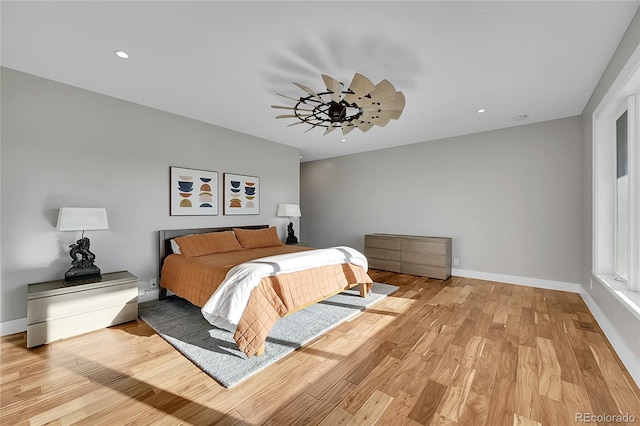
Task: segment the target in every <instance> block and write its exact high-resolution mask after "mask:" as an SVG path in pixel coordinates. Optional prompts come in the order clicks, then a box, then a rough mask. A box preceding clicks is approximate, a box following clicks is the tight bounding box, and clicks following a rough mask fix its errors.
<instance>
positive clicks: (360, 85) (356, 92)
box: [344, 73, 376, 104]
mask: <svg viewBox="0 0 640 426" xmlns="http://www.w3.org/2000/svg"><path fill="white" fill-rule="evenodd" d="M375 88H376V86H375V84H373V83H372V82H371V80H369V79H368V78H367V77H365V76H364V75H362V74H359V73H355V75H354V76H353V80H351V84H350V85H349V91H351V92H353V93H347V94H345V95H344V100H345V101H346V102H347V103H350V104H352V103H354V102H355V101H357V100H358V99H359V98H362V97H364V96H366V95H368V94H369V93H371V92H372V91H373V90H375Z"/></svg>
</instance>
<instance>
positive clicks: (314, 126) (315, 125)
mask: <svg viewBox="0 0 640 426" xmlns="http://www.w3.org/2000/svg"><path fill="white" fill-rule="evenodd" d="M317 126H318V123H316V124H313V125H312V126H311V127H309V128H308V129H307V130H305V131H304V133H307V132H308V131H310V130H313V129H315V128H316V127H317Z"/></svg>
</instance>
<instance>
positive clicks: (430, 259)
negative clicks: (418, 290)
mask: <svg viewBox="0 0 640 426" xmlns="http://www.w3.org/2000/svg"><path fill="white" fill-rule="evenodd" d="M401 260H402V263H405V262H406V263H418V264H421V265H429V266H438V267H445V266H447V257H446V256H444V255H439V254H423V253H413V252H406V251H403V252H402V258H401Z"/></svg>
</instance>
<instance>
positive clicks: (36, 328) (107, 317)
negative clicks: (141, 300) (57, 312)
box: [27, 302, 138, 348]
mask: <svg viewBox="0 0 640 426" xmlns="http://www.w3.org/2000/svg"><path fill="white" fill-rule="evenodd" d="M136 318H138V303H137V302H135V303H128V304H125V305H123V306H111V307H109V308H105V309H100V310H97V311H92V312H85V313H82V314H78V315H74V316H69V317H64V318H58V319H55V320H51V321H45V322H39V323H36V324H30V325H28V326H27V347H28V348H31V347H33V346H38V345H42V344H44V343H49V342H53V341H56V340H60V339H64V338H67V337H71V336H77V335H79V334H84V333H88V332H90V331H94V330H99V329H101V328H105V327H109V326H112V325H116V324H122V323H123V322H128V321H133V320H135V319H136Z"/></svg>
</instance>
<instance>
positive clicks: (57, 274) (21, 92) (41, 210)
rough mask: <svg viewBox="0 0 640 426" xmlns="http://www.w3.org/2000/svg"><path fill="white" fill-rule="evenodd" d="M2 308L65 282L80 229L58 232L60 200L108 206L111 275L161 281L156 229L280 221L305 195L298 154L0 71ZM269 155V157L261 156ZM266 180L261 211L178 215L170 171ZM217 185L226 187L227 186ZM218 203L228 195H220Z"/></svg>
mask: <svg viewBox="0 0 640 426" xmlns="http://www.w3.org/2000/svg"><path fill="white" fill-rule="evenodd" d="M1 78H2V105H1V108H2V109H1V113H2V146H1V169H0V170H1V177H2V192H1V194H2V197H1V199H2V202H1V234H0V235H1V236H2V243H1V254H2V263H1V265H2V276H1V280H2V281H1V297H0V299H1V316H0V322H5V321H10V320H15V319H21V318H24V317H26V313H27V312H26V294H27V290H26V289H27V287H26V286H27V284H29V283H32V282H39V281H47V280H52V279H58V278H62V277H63V276H64V272H65V271H66V270H67V269H68V268H69V267H70V266H71V265H70V258H69V255H68V250H69V249H68V245H69V244H71V243H73V242H75V240H76V239H77V238H79V236H80V233H79V232H78V233H76V232H59V231H57V230H56V229H55V225H56V220H57V214H58V209H59V208H60V207H63V206H64V207H105V208H106V209H107V214H108V219H109V225H110V229H109V230H108V231H90V232H87V236H88V237H89V238H90V239H91V249H92V251H93V252H94V253H95V254H96V257H97V260H96V264H97V265H98V266H99V267H100V268H101V269H102V271H103V272H112V271H117V270H123V269H126V270H129V271H130V272H132V273H133V274H135V275H137V276H138V277H139V279H140V280H142V281H148V280H149V278H152V277H157V276H158V272H157V268H158V254H157V253H158V243H157V231H158V230H159V229H176V228H190V227H209V226H227V225H242V224H263V223H266V224H272V225H278V228H279V231H280V235H281V236H282V237H283V238H284V237H285V234H286V231H285V228H286V224H287V223H288V220H287V219H286V218H284V219H283V218H276V217H275V214H276V208H277V205H278V204H279V203H297V202H298V195H299V168H300V163H299V151H298V150H297V149H295V148H291V147H288V146H285V145H281V144H277V143H274V142H270V141H266V140H263V139H258V138H255V137H253V136H249V135H246V134H242V133H238V132H234V131H231V130H227V129H223V128H220V127H216V126H212V125H208V124H205V123H202V122H199V121H195V120H190V119H187V118H184V117H179V116H176V115H172V114H168V113H165V112H162V111H158V110H154V109H151V108H147V107H143V106H140V105H136V104H133V103H129V102H125V101H122V100H118V99H115V98H111V97H107V96H102V95H99V94H96V93H93V92H89V91H86V90H82V89H78V88H74V87H71V86H67V85H63V84H60V83H56V82H53V81H50V80H45V79H42V78H38V77H35V76H32V75H28V74H24V73H20V72H17V71H14V70H10V69H6V68H2V70H1ZM265 158H269V159H270V160H269V161H265ZM170 166H180V167H187V168H194V169H202V170H212V171H217V172H219V180H220V188H221V186H222V173H224V172H228V173H238V174H248V175H252V176H258V177H260V185H261V202H260V215H251V216H224V215H222V209H220V214H219V215H218V216H198V217H193V216H192V217H183V216H180V217H172V216H170V215H169V167H170ZM220 188H219V189H220ZM220 203H221V200H220Z"/></svg>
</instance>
